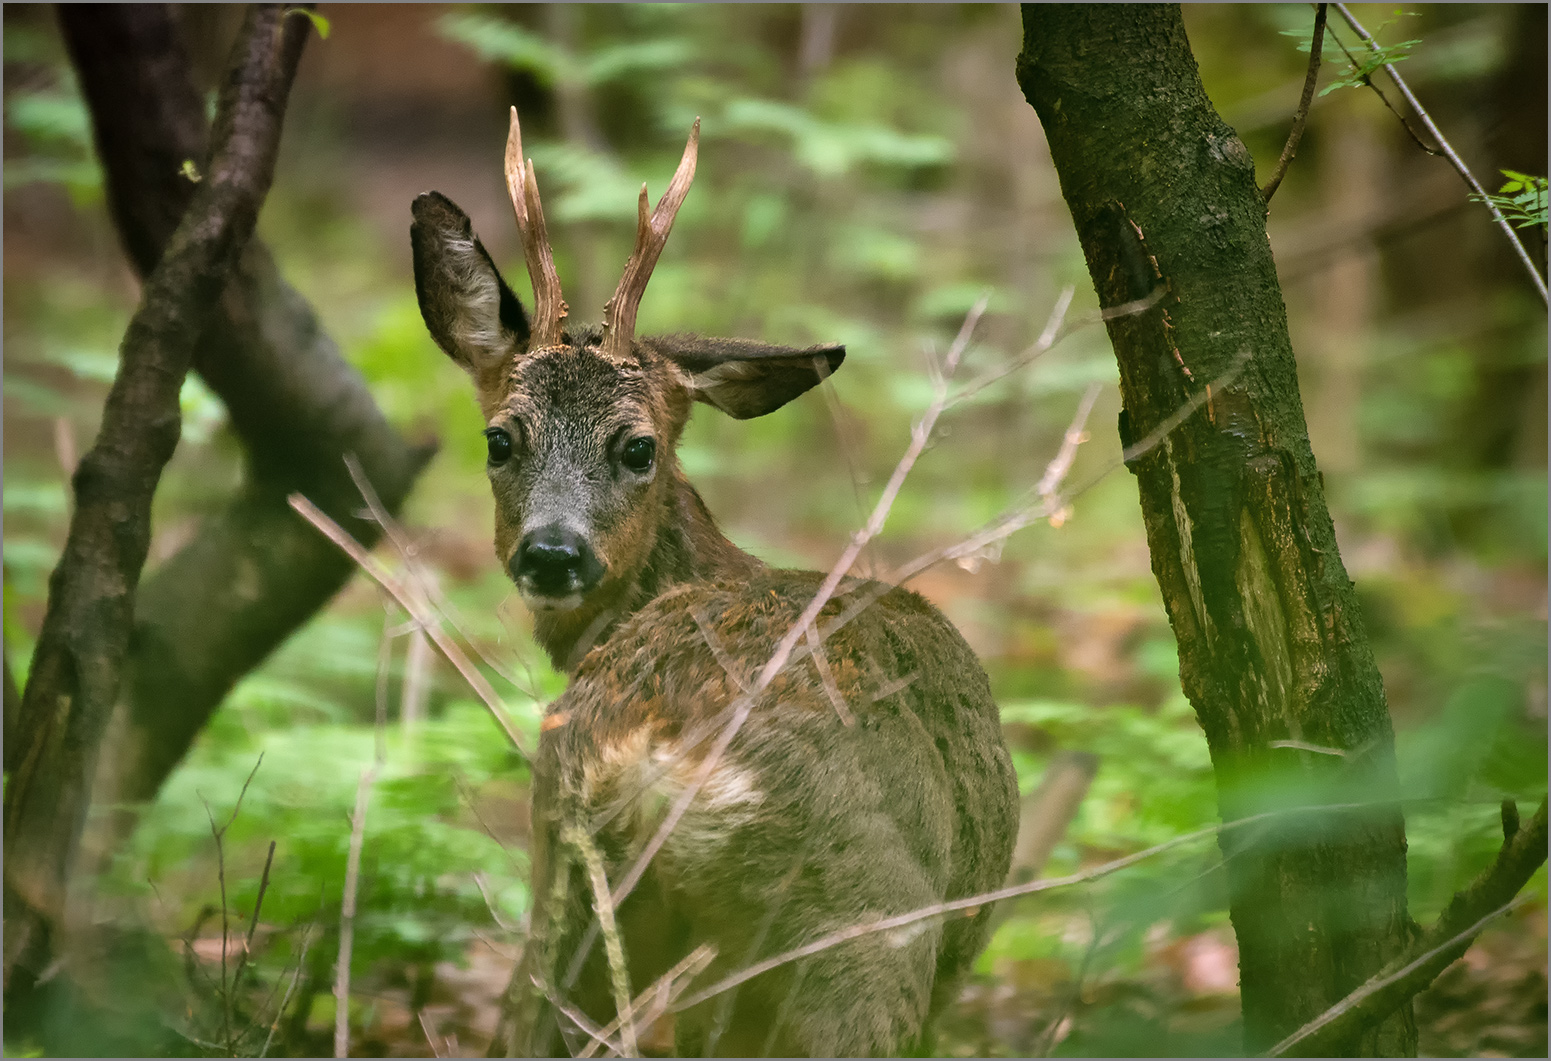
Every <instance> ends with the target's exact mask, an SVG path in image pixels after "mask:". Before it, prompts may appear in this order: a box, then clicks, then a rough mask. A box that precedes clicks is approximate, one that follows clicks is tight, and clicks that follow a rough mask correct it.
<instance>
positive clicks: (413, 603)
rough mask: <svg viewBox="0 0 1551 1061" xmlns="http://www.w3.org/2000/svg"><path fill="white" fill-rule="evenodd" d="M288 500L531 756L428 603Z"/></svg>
mask: <svg viewBox="0 0 1551 1061" xmlns="http://www.w3.org/2000/svg"><path fill="white" fill-rule="evenodd" d="M287 500H288V501H289V502H290V504H291V507H292V508H293V509H295V510H296V511H297V513H298V514H299V515H301V517H302V518H303V519H305V520H306V521H307V522H309V523H311V524H312V525H313V526H314V527H316V528H317V529H318V530H319V531H321V532H322V533H323V535H324V536H325V537H327V538H328V539H329V540H330V541H331V542H333V543H334V544H335V545H337V546H339V547H340V548H341V549H343V550H344V551H345V553H346V554H348V555H349V557H350V558H351V559H352V560H354V561H355V562H356V564H357V565H359V566H360V568H361V569H362V570H363V571H365V572H366V573H367V574H368V575H370V576H371V577H372V578H373V579H374V580H375V581H376V582H377V584H378V585H380V586H382V588H383V589H385V590H387V591H388V592H389V593H390V594H392V596H393V599H394V600H396V601H398V602H399V604H400V605H401V606H402V607H403V608H404V610H405V611H407V612H409V614H410V615H412V616H414V619H415V621H416V622H417V623H419V624H420V627H421V629H423V630H424V631H425V632H426V635H427V636H428V637H430V639H431V642H432V643H433V644H435V645H436V647H437V648H438V649H440V650H441V653H442V655H443V656H445V657H446V658H447V662H449V663H451V664H452V665H453V667H455V668H456V669H457V671H458V673H459V674H461V675H462V676H463V680H464V681H466V682H468V683H469V686H470V688H472V689H473V690H474V692H475V693H476V694H478V696H479V698H480V700H481V701H482V702H483V703H484V705H485V707H486V708H487V709H488V710H489V712H490V714H491V716H492V717H494V718H495V720H496V724H497V725H499V726H500V727H501V731H502V732H503V733H505V734H506V739H507V740H509V741H511V744H512V747H513V748H515V749H516V750H517V753H518V754H519V755H521V756H522V757H523V758H524V759H529V758H531V757H530V756H529V755H528V751H527V749H526V748H525V747H524V746H523V743H522V738H521V737H520V736H518V734H517V727H516V726H515V725H513V724H512V721H511V720H510V719H509V718H507V717H506V708H505V706H504V705H502V703H501V698H500V697H499V696H498V695H496V691H495V689H494V688H492V687H491V685H490V683H489V681H487V680H486V679H485V676H484V675H483V674H481V673H480V672H479V668H477V667H475V666H474V664H473V663H472V662H470V660H469V658H468V656H466V655H464V653H463V650H462V649H461V648H459V647H458V646H457V644H456V643H455V642H454V641H453V640H452V638H450V637H448V636H447V634H446V632H445V631H443V630H442V629H441V627H440V626H439V625H438V624H437V623H436V620H435V618H434V616H432V615H430V614H429V606H428V605H427V604H426V602H425V601H424V600H423V598H422V597H421V596H420V594H418V593H416V592H414V591H413V590H411V589H410V588H408V587H406V586H405V585H404V584H403V583H402V582H401V581H399V580H398V579H397V578H395V577H394V576H393V574H392V573H391V572H390V571H388V569H387V568H385V567H383V566H382V564H380V563H378V561H377V560H376V558H375V557H373V556H372V554H371V553H369V552H367V551H366V549H365V548H363V547H362V546H361V543H360V542H358V541H356V540H355V539H354V538H352V537H351V536H350V535H349V534H347V533H346V532H345V530H344V528H342V527H341V526H340V525H339V524H337V523H335V522H334V521H333V520H332V519H330V518H329V517H328V515H327V514H326V513H325V512H323V510H322V509H320V508H318V506H317V505H314V504H313V503H312V502H311V501H309V500H307V499H306V498H305V497H303V496H302V495H301V494H292V495H291V496H290V497H289V498H287Z"/></svg>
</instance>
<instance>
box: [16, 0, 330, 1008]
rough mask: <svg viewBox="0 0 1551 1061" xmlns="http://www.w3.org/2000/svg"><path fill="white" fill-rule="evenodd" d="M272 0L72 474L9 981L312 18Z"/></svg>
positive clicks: (33, 951) (265, 178)
mask: <svg viewBox="0 0 1551 1061" xmlns="http://www.w3.org/2000/svg"><path fill="white" fill-rule="evenodd" d="M284 11H285V9H284V8H283V7H281V6H278V5H263V6H256V7H254V8H251V9H250V10H249V13H248V16H247V19H246V20H245V22H244V25H243V30H242V33H241V35H240V36H239V39H238V43H237V46H236V48H235V49H234V52H233V56H232V64H231V71H230V73H229V75H228V77H227V81H226V84H225V86H224V88H223V90H222V93H221V101H220V105H219V108H218V111H217V115H216V124H215V132H214V141H215V145H216V147H215V152H214V155H213V157H212V159H211V162H210V165H209V167H208V172H207V175H206V177H205V179H204V181H203V182H201V184H200V187H199V189H198V191H196V192H195V194H194V198H193V202H192V203H191V204H190V206H189V209H188V212H187V214H186V215H185V216H184V219H183V221H182V223H181V224H180V225H179V226H178V228H177V230H176V231H175V232H174V234H173V236H172V239H171V241H170V243H169V244H168V246H167V249H166V252H165V253H164V254H163V255H162V258H161V261H160V262H159V264H158V265H157V267H156V270H155V272H153V273H152V274H151V277H150V279H149V280H148V281H147V284H146V287H145V291H144V294H143V297H142V299H141V302H140V306H139V308H138V309H137V310H136V311H135V314H134V316H133V317H132V318H131V319H130V323H129V326H128V328H127V329H126V331H125V335H124V340H123V343H122V345H121V347H120V360H119V370H118V374H117V376H116V377H115V379H114V382H113V386H112V388H111V389H110V390H109V392H108V398H107V402H106V404H105V406H104V409H103V418H102V426H101V429H100V432H99V434H98V437H97V440H96V442H95V443H94V444H93V446H92V449H91V451H90V452H89V453H87V454H86V456H85V457H83V458H82V460H81V462H80V465H79V466H78V468H77V470H76V473H75V476H74V488H75V508H74V513H73V515H72V517H71V521H70V529H69V532H68V535H67V537H66V541H65V548H64V552H63V555H62V556H61V558H60V561H59V565H58V567H56V568H55V570H54V574H53V576H52V577H51V578H50V585H49V604H48V611H47V613H46V614H45V616H44V620H43V626H42V629H41V631H40V632H39V636H38V645H37V649H36V652H35V655H34V657H33V664H32V668H31V671H30V673H29V676H28V682H27V689H26V691H25V693H24V695H23V701H22V711H21V719H20V725H19V727H18V733H17V737H18V740H19V743H20V745H21V748H20V765H19V767H18V768H17V770H16V772H15V773H14V774H13V775H12V776H11V778H10V780H9V783H8V784H7V787H6V793H5V856H6V857H5V920H6V939H5V986H6V990H7V991H8V992H9V991H10V989H11V988H12V987H13V983H12V979H11V974H12V971H13V969H14V968H15V966H16V963H17V962H18V960H25V962H26V963H27V964H31V963H32V962H33V961H35V960H36V959H38V958H39V957H41V954H42V951H41V950H40V948H46V947H47V946H48V944H47V941H46V940H45V939H44V938H43V937H44V935H45V933H46V932H47V930H48V928H49V927H51V926H53V925H56V924H57V923H58V921H59V918H60V917H61V915H62V914H63V905H62V902H63V900H62V898H61V897H62V896H63V895H64V893H65V885H66V881H67V880H68V876H69V873H70V869H71V864H72V862H73V860H74V857H75V853H76V851H77V849H78V847H79V841H80V836H81V829H82V826H83V823H84V821H85V815H86V809H87V805H88V802H89V799H90V792H91V783H92V777H93V772H94V770H95V768H96V764H97V752H98V748H99V745H100V743H101V739H102V735H103V732H104V730H105V728H106V726H107V722H108V718H109V716H110V715H111V713H112V711H113V707H114V703H115V701H116V699H117V697H118V692H119V682H120V675H121V671H122V668H123V663H124V659H125V656H126V654H127V652H128V648H129V637H130V631H131V629H132V621H133V617H134V599H135V588H136V586H137V585H138V583H139V581H140V572H141V569H142V568H143V567H144V565H145V559H146V554H147V552H148V551H149V548H150V540H151V532H150V517H151V500H152V497H153V496H154V494H155V492H156V486H157V483H158V482H159V480H160V478H161V472H162V468H163V467H164V466H165V465H166V463H167V461H168V459H170V458H171V456H172V452H173V449H174V447H175V446H176V445H177V441H178V434H179V422H180V413H179V407H178V392H179V389H180V387H181V386H182V383H183V377H184V375H185V374H186V373H187V371H188V367H189V363H190V361H191V359H192V357H193V353H194V347H195V344H196V342H197V341H198V339H199V336H200V333H201V332H202V331H203V330H204V325H205V324H206V322H208V321H209V320H210V319H211V317H212V315H213V310H214V308H215V304H216V300H217V299H218V298H219V297H220V294H221V290H222V288H223V287H225V285H226V282H227V279H228V278H229V277H230V275H231V272H232V269H233V267H234V266H235V264H236V262H237V259H238V256H239V255H240V254H241V253H242V250H243V248H244V246H245V245H246V244H247V241H248V237H249V236H250V235H252V232H253V228H254V225H255V223H256V222H257V219H258V212H259V207H260V206H261V205H262V204H263V201H264V197H265V194H266V193H267V192H268V190H269V184H270V180H271V179H272V177H273V174H274V163H275V156H276V152H277V150H278V147H279V141H280V125H281V116H282V115H283V114H284V111H285V103H286V99H287V97H288V95H289V92H290V86H291V80H292V78H293V77H294V75H295V73H296V65H297V62H298V60H299V59H300V58H301V49H302V45H303V43H304V42H305V40H306V33H307V29H308V26H309V25H310V23H309V22H308V21H307V20H305V19H287V18H285V17H284ZM24 955H26V958H25V959H23V956H24Z"/></svg>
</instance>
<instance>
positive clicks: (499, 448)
mask: <svg viewBox="0 0 1551 1061" xmlns="http://www.w3.org/2000/svg"><path fill="white" fill-rule="evenodd" d="M485 443H486V444H487V445H488V446H489V447H490V463H491V464H505V463H506V462H507V461H508V460H510V459H511V456H512V436H511V435H509V434H507V433H506V431H505V430H503V429H502V428H499V427H492V428H490V429H489V430H487V431H486V432H485Z"/></svg>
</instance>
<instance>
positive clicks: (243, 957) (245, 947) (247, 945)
mask: <svg viewBox="0 0 1551 1061" xmlns="http://www.w3.org/2000/svg"><path fill="white" fill-rule="evenodd" d="M274 861H275V842H274V841H273V840H271V841H270V842H269V854H267V855H265V856H264V874H263V876H261V877H260V878H259V887H258V896H257V897H256V898H255V899H254V900H253V916H252V917H250V918H249V919H248V935H247V938H245V939H244V940H243V941H242V953H241V954H239V955H238V956H237V971H236V972H234V973H232V991H233V992H234V993H235V992H236V991H238V990H239V989H240V988H241V987H242V974H243V971H244V970H245V969H246V968H247V966H248V958H249V956H250V955H251V954H252V953H253V933H254V932H255V931H257V929H258V920H259V911H260V910H262V909H263V908H264V893H265V892H267V891H268V890H269V869H270V867H271V866H272V865H274Z"/></svg>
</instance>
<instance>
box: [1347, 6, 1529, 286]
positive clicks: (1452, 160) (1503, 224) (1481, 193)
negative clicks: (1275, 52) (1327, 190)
mask: <svg viewBox="0 0 1551 1061" xmlns="http://www.w3.org/2000/svg"><path fill="white" fill-rule="evenodd" d="M1336 10H1337V11H1339V12H1341V17H1342V18H1344V19H1346V24H1347V25H1348V26H1351V27H1352V32H1354V33H1356V34H1357V35H1358V36H1359V37H1361V38H1362V39H1363V42H1364V43H1365V44H1367V45H1368V50H1369V51H1371V52H1373V53H1374V54H1376V55H1382V54H1383V49H1382V48H1380V47H1379V45H1378V42H1377V41H1375V40H1374V39H1373V38H1372V37H1371V36H1369V34H1368V31H1367V30H1365V29H1363V27H1362V23H1360V22H1358V21H1357V19H1356V18H1355V17H1354V16H1353V15H1352V13H1351V12H1350V11H1348V10H1347V8H1346V5H1345V4H1337V5H1336ZM1384 71H1385V73H1387V74H1389V76H1390V79H1391V80H1393V81H1394V82H1395V87H1396V88H1398V89H1400V94H1401V95H1403V96H1405V98H1406V102H1407V103H1409V104H1410V105H1411V109H1412V110H1413V111H1415V112H1416V116H1417V117H1418V118H1420V119H1422V124H1423V125H1424V126H1426V128H1427V131H1428V133H1430V134H1431V135H1432V138H1433V139H1434V140H1436V141H1437V142H1438V147H1439V148H1441V149H1442V151H1443V155H1444V157H1445V158H1447V159H1448V160H1449V164H1450V165H1451V166H1453V167H1454V171H1455V172H1456V173H1458V174H1459V176H1460V179H1461V180H1463V181H1464V182H1465V183H1466V184H1467V185H1468V186H1469V187H1470V188H1471V190H1472V191H1474V192H1475V193H1476V196H1477V197H1478V198H1479V199H1480V200H1481V202H1482V203H1484V204H1485V205H1486V208H1487V210H1489V211H1491V214H1492V219H1493V220H1494V221H1496V222H1497V227H1498V228H1500V229H1502V230H1503V233H1504V234H1505V235H1506V236H1507V237H1508V241H1509V242H1510V243H1512V244H1513V249H1514V252H1515V253H1516V254H1517V255H1518V257H1519V261H1521V262H1523V263H1524V268H1525V269H1526V270H1527V271H1528V272H1529V275H1530V279H1531V280H1533V281H1534V282H1535V290H1536V291H1539V292H1540V297H1541V300H1542V301H1545V302H1546V303H1547V304H1551V293H1548V292H1547V290H1546V281H1545V278H1544V277H1542V276H1541V275H1540V270H1539V269H1537V268H1535V263H1534V261H1533V260H1532V259H1531V258H1530V256H1529V251H1527V250H1525V249H1524V244H1523V243H1522V242H1521V241H1520V240H1519V234H1518V233H1517V232H1515V231H1514V230H1513V226H1512V225H1510V224H1509V223H1508V219H1507V218H1506V217H1504V216H1503V213H1502V211H1501V210H1499V209H1497V204H1496V203H1494V202H1492V200H1491V197H1490V196H1488V195H1487V193H1486V189H1485V188H1483V187H1481V182H1480V181H1478V180H1476V178H1475V176H1474V175H1472V174H1471V172H1470V169H1469V167H1467V166H1466V165H1465V162H1464V160H1463V159H1461V158H1460V157H1459V153H1458V152H1456V151H1455V150H1454V146H1453V145H1452V144H1450V143H1449V142H1448V140H1446V139H1444V136H1443V133H1441V132H1439V130H1438V126H1437V124H1436V123H1435V122H1434V121H1433V119H1432V115H1430V114H1428V113H1427V111H1426V110H1425V109H1424V108H1423V107H1422V104H1421V102H1420V101H1418V100H1417V98H1416V96H1415V94H1414V93H1412V91H1411V86H1410V85H1407V84H1406V82H1405V79H1404V78H1402V77H1401V76H1400V73H1399V71H1397V70H1396V69H1395V64H1394V63H1385V64H1384Z"/></svg>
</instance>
